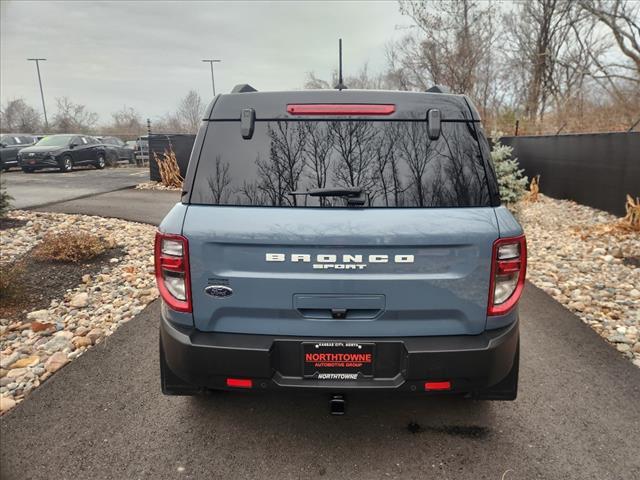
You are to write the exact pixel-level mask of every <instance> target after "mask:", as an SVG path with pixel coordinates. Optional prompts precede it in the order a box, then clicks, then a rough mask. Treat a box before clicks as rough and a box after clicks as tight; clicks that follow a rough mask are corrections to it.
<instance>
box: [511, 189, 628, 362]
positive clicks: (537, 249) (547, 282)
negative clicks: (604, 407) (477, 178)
mask: <svg viewBox="0 0 640 480" xmlns="http://www.w3.org/2000/svg"><path fill="white" fill-rule="evenodd" d="M516 214H517V216H518V219H519V220H520V222H521V223H522V225H523V227H524V229H525V233H526V235H527V250H528V257H529V260H528V266H527V278H528V279H529V280H530V281H531V282H532V283H534V284H535V285H536V286H538V287H540V288H541V289H543V290H544V291H545V292H547V293H548V294H549V295H551V296H552V297H553V298H555V299H556V300H557V301H559V302H560V303H562V304H563V305H564V306H565V307H567V308H568V309H569V310H571V311H573V312H574V313H575V314H576V315H577V316H578V317H580V318H581V319H582V321H583V322H585V323H586V324H587V325H589V326H590V327H591V328H593V329H594V330H595V331H596V332H598V333H599V334H600V335H601V336H602V337H603V338H605V339H606V340H607V341H608V342H610V343H611V344H612V345H614V346H615V347H616V349H617V350H618V351H619V352H620V353H621V354H622V355H624V356H625V357H626V358H628V359H629V360H631V361H632V362H633V363H634V365H636V366H638V367H640V338H639V332H640V290H639V289H640V267H639V266H638V260H639V259H640V232H634V231H624V230H622V229H616V228H612V226H613V225H614V223H615V222H617V221H618V219H617V218H616V217H614V216H613V215H610V214H608V213H606V212H602V211H600V210H596V209H593V208H589V207H586V206H584V205H579V204H577V203H575V202H571V201H567V200H555V199H551V198H549V197H545V196H544V195H540V196H539V200H538V201H537V202H520V203H519V204H518V206H517V208H516Z"/></svg>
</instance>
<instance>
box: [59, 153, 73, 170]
mask: <svg viewBox="0 0 640 480" xmlns="http://www.w3.org/2000/svg"><path fill="white" fill-rule="evenodd" d="M71 170H73V159H72V158H71V157H70V156H69V155H67V156H66V157H63V158H62V163H61V164H60V171H61V172H63V173H64V172H70V171H71Z"/></svg>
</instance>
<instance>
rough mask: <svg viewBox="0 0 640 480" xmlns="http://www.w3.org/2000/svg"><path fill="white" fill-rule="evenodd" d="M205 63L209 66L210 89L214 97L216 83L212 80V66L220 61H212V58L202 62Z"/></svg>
mask: <svg viewBox="0 0 640 480" xmlns="http://www.w3.org/2000/svg"><path fill="white" fill-rule="evenodd" d="M202 61H203V62H205V63H208V64H209V65H210V66H211V88H213V96H214V97H215V96H216V81H215V80H214V79H213V64H214V63H220V62H221V61H222V60H214V59H213V58H211V59H208V60H202Z"/></svg>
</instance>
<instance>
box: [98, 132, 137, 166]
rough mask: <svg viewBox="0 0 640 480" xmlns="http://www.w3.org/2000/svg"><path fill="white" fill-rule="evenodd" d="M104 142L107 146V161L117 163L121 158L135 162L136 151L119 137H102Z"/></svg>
mask: <svg viewBox="0 0 640 480" xmlns="http://www.w3.org/2000/svg"><path fill="white" fill-rule="evenodd" d="M101 141H102V144H103V145H104V147H105V151H106V154H107V161H111V162H113V163H117V162H119V161H121V160H124V161H127V162H129V163H134V161H135V157H134V152H133V150H132V149H131V148H129V147H128V146H127V144H126V143H124V142H123V141H122V140H120V139H119V138H118V137H102V139H101Z"/></svg>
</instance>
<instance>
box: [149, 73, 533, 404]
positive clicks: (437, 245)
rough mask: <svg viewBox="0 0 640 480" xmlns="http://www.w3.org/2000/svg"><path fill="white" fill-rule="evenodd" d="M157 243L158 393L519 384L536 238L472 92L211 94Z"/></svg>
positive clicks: (468, 391) (463, 389) (471, 392)
mask: <svg viewBox="0 0 640 480" xmlns="http://www.w3.org/2000/svg"><path fill="white" fill-rule="evenodd" d="M155 260H156V276H157V282H158V288H159V290H160V293H161V296H162V318H161V328H160V364H161V384H162V391H163V392H164V393H165V394H170V395H190V394H195V393H198V392H201V391H203V390H205V389H214V390H230V389H235V390H239V389H246V390H254V391H255V390H268V389H309V390H316V391H326V392H327V393H332V394H335V395H336V396H335V397H334V400H336V399H337V400H340V401H341V397H340V396H341V395H344V394H345V393H346V392H348V391H353V390H372V391H373V390H376V391H378V390H395V391H405V392H408V393H409V394H415V395H417V394H443V393H447V394H449V393H453V394H464V395H467V396H469V397H473V398H481V399H495V400H513V399H515V398H516V394H517V385H518V359H519V331H518V301H519V299H520V296H521V293H522V290H523V287H524V281H525V268H526V243H525V238H524V235H523V231H522V228H521V226H520V225H519V224H518V222H517V221H516V220H515V219H514V217H513V216H512V215H511V214H510V213H509V211H508V210H507V209H506V208H505V207H503V206H501V204H500V197H499V193H498V185H497V181H496V176H495V172H494V169H493V166H492V163H491V159H490V150H489V144H488V142H487V138H486V136H485V134H484V133H483V130H482V127H481V124H480V118H479V115H478V112H477V111H476V109H475V108H474V106H473V105H472V103H471V102H470V101H469V99H468V98H466V97H465V96H462V95H451V94H445V93H441V92H440V91H439V90H438V89H437V88H436V89H434V90H432V91H430V92H426V93H423V92H388V91H362V90H361V91H358V90H340V91H338V90H336V91H330V90H323V91H291V92H257V91H255V90H254V89H253V88H251V87H250V86H248V85H244V86H238V87H236V88H235V89H234V91H233V92H232V93H231V94H226V95H218V96H217V97H216V98H215V99H214V101H213V102H212V104H211V105H210V106H209V107H208V110H207V112H206V115H205V120H204V121H203V122H202V125H201V127H200V130H199V132H198V135H197V137H196V140H195V144H194V147H193V152H192V154H191V158H190V162H189V167H188V170H187V174H186V178H185V181H184V191H183V192H182V201H181V203H178V204H177V205H176V206H175V207H174V208H173V209H172V210H171V212H170V213H169V214H168V215H167V216H166V218H165V219H164V221H163V222H162V224H161V225H160V227H159V232H158V234H157V237H156V244H155ZM339 408H340V407H336V410H339Z"/></svg>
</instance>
